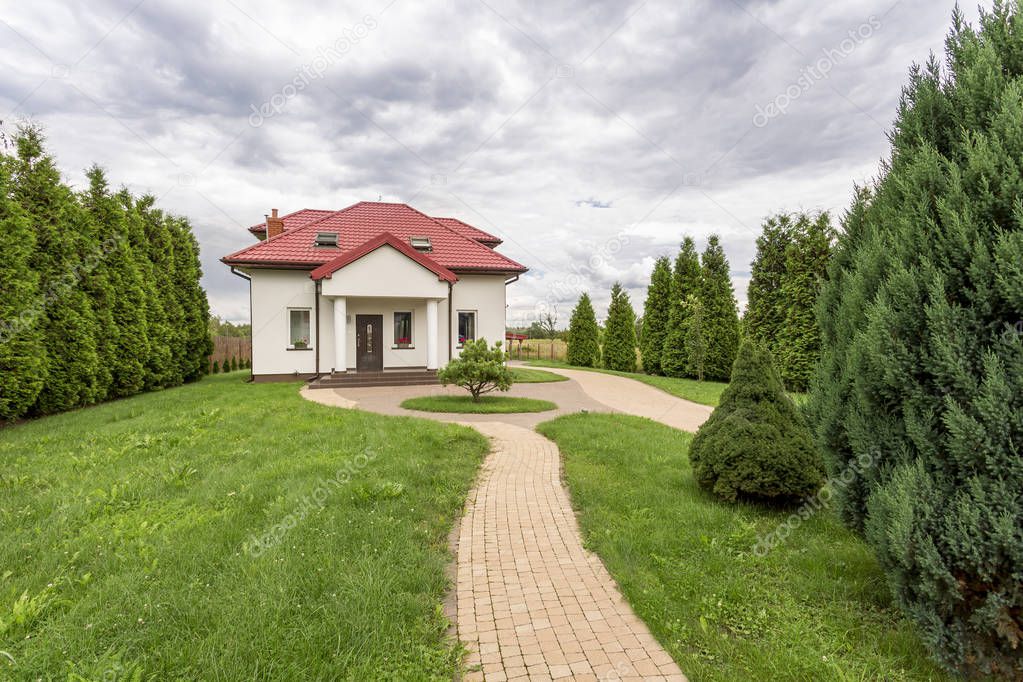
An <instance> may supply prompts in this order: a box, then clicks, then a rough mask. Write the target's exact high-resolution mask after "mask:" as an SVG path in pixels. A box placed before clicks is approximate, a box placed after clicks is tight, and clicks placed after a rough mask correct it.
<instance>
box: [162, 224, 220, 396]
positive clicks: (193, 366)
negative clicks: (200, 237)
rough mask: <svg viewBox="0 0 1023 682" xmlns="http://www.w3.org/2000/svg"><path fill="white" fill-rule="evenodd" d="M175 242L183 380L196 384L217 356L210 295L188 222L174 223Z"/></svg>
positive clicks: (171, 227) (197, 246)
mask: <svg viewBox="0 0 1023 682" xmlns="http://www.w3.org/2000/svg"><path fill="white" fill-rule="evenodd" d="M170 230H171V235H172V237H173V238H174V243H175V249H174V282H175V290H176V291H177V292H178V298H179V300H180V302H181V308H182V328H181V331H182V335H183V341H182V343H183V349H184V353H183V354H182V355H181V357H180V360H179V361H180V363H181V365H180V367H181V376H182V377H183V379H184V380H185V381H196V380H198V379H200V378H201V377H202V375H203V374H205V368H206V358H207V357H209V355H210V353H212V352H213V340H212V339H211V338H210V329H209V317H210V308H209V304H208V303H207V300H206V292H205V291H204V290H203V288H202V287H201V286H200V285H199V279H200V277H202V268H201V266H200V264H199V245H198V243H196V241H195V236H193V234H192V228H191V226H190V225H189V224H188V221H187V220H185V219H184V218H175V219H173V220H171V221H170Z"/></svg>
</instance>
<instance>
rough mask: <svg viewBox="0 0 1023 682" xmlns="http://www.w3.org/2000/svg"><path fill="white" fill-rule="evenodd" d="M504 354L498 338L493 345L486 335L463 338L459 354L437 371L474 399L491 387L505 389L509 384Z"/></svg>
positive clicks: (510, 381) (497, 389)
mask: <svg viewBox="0 0 1023 682" xmlns="http://www.w3.org/2000/svg"><path fill="white" fill-rule="evenodd" d="M506 359H507V355H506V353H505V352H504V350H502V349H501V342H500V341H498V342H497V343H495V344H494V347H493V348H490V347H489V346H487V340H486V339H477V340H475V341H466V342H465V345H464V346H463V347H462V352H461V353H459V355H458V357H457V358H455V359H454V360H452V361H451V362H449V363H448V364H447V366H446V367H444V369H442V370H441V371H439V372H437V377H438V378H439V379H440V381H441V383H442V384H444V385H445V386H447V385H448V384H454V385H455V386H461V387H462V388H464V389H465V390H467V391H469V394H470V395H471V396H472V399H473V401H474V402H479V399H480V396H482V395H484V394H486V393H490V392H491V391H507V390H508V389H510V388H511V386H512V374H511V370H510V369H508V365H506V364H505V360H506Z"/></svg>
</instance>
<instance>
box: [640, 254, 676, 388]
mask: <svg viewBox="0 0 1023 682" xmlns="http://www.w3.org/2000/svg"><path fill="white" fill-rule="evenodd" d="M670 308H671V261H670V260H669V259H668V258H667V257H666V256H662V257H660V258H658V259H657V260H656V261H655V262H654V269H653V272H652V273H651V274H650V286H648V287H647V290H646V302H645V303H644V304H643V327H642V329H643V335H642V337H641V340H640V344H639V350H640V355H641V357H642V359H643V371H644V372H646V373H647V374H663V373H664V372H663V370H662V369H661V351H662V349H663V348H664V337H665V335H666V334H667V332H668V315H669V311H670Z"/></svg>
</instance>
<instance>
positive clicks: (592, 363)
mask: <svg viewBox="0 0 1023 682" xmlns="http://www.w3.org/2000/svg"><path fill="white" fill-rule="evenodd" d="M567 359H568V364H570V365H576V366H578V367H599V366H600V329H599V328H598V327H597V315H596V313H594V312H593V303H591V302H590V295H589V294H586V293H584V294H583V295H582V296H580V297H579V302H578V303H576V305H575V309H574V310H572V319H571V321H570V322H569V324H568V351H567Z"/></svg>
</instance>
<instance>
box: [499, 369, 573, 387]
mask: <svg viewBox="0 0 1023 682" xmlns="http://www.w3.org/2000/svg"><path fill="white" fill-rule="evenodd" d="M509 369H511V373H512V381H513V382H514V383H516V384H541V383H548V382H551V381H568V377H564V376H561V375H560V374H555V373H554V372H545V371H543V370H542V369H529V368H528V367H511V368H509Z"/></svg>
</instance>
